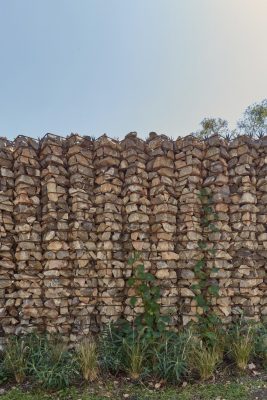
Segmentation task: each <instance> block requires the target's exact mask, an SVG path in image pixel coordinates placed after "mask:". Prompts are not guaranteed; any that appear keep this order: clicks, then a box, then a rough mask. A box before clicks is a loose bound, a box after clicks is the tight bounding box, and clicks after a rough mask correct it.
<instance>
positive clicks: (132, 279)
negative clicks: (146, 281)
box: [128, 276, 135, 286]
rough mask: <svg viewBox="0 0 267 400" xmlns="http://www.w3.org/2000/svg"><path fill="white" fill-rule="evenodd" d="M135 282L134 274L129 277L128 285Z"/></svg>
mask: <svg viewBox="0 0 267 400" xmlns="http://www.w3.org/2000/svg"><path fill="white" fill-rule="evenodd" d="M134 283H135V278H134V277H133V276H132V277H131V278H129V279H128V285H129V286H133V285H134Z"/></svg>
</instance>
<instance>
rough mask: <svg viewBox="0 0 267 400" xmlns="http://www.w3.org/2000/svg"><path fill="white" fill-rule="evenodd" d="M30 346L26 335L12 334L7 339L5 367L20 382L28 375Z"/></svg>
mask: <svg viewBox="0 0 267 400" xmlns="http://www.w3.org/2000/svg"><path fill="white" fill-rule="evenodd" d="M28 355H29V347H28V345H27V342H26V339H25V338H24V337H18V336H11V337H9V338H8V339H7V343H6V347H5V351H4V359H3V368H4V370H5V371H6V372H7V374H9V375H11V376H12V377H13V378H14V379H15V381H16V382H17V383H18V384H21V383H23V382H24V380H25V378H26V376H27V366H28Z"/></svg>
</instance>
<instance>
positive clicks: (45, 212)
mask: <svg viewBox="0 0 267 400" xmlns="http://www.w3.org/2000/svg"><path fill="white" fill-rule="evenodd" d="M40 164H41V185H42V197H41V204H42V248H43V271H44V272H43V273H44V279H43V287H44V293H43V295H44V311H43V316H44V320H45V325H46V329H47V331H48V332H49V333H62V334H69V333H70V332H71V329H72V322H73V316H71V315H70V309H71V306H72V297H71V295H72V293H71V281H72V274H73V272H72V264H71V260H70V247H69V242H68V235H69V204H68V191H69V172H68V170H67V160H66V141H65V140H64V139H62V138H60V137H57V136H55V135H51V134H47V135H46V136H45V137H44V138H43V140H42V141H41V144H40Z"/></svg>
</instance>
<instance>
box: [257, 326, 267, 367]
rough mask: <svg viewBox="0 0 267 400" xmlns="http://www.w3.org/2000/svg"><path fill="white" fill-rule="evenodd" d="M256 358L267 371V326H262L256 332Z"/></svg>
mask: <svg viewBox="0 0 267 400" xmlns="http://www.w3.org/2000/svg"><path fill="white" fill-rule="evenodd" d="M254 350H255V356H256V357H257V358H259V359H260V360H261V362H262V364H263V367H264V368H265V369H266V370H267V325H266V324H260V325H258V326H257V328H256V331H255V349H254Z"/></svg>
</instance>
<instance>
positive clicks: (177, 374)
mask: <svg viewBox="0 0 267 400" xmlns="http://www.w3.org/2000/svg"><path fill="white" fill-rule="evenodd" d="M190 336H191V332H190V331H185V332H182V333H175V332H166V333H165V334H164V335H162V337H161V338H160V340H159V342H158V344H157V345H155V346H153V348H152V354H153V358H152V360H153V363H152V367H153V373H154V375H155V376H156V377H157V378H158V379H161V380H163V381H166V382H169V383H173V384H176V383H179V382H180V380H181V377H182V376H183V375H184V374H185V373H186V370H187V353H188V347H189V343H190V340H191V339H190Z"/></svg>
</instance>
